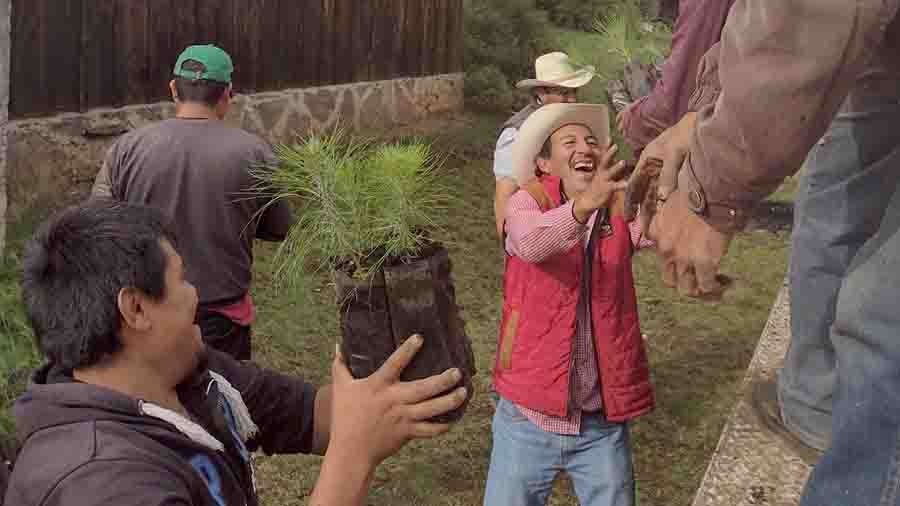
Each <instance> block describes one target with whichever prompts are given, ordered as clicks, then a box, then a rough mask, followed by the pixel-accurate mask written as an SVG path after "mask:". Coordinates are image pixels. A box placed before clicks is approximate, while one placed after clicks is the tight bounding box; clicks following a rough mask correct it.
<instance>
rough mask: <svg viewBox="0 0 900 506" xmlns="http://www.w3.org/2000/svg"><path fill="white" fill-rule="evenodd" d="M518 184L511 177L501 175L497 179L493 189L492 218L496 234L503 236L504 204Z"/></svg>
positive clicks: (514, 191)
mask: <svg viewBox="0 0 900 506" xmlns="http://www.w3.org/2000/svg"><path fill="white" fill-rule="evenodd" d="M518 189H519V185H518V184H516V182H515V181H514V180H513V179H510V178H508V177H501V178H498V179H497V186H496V188H495V190H494V218H495V220H496V222H497V235H498V237H501V238H502V237H503V222H504V221H505V219H506V218H505V216H504V214H505V210H506V204H507V203H508V202H509V198H510V197H511V196H512V195H513V194H514V193H516V191H517V190H518Z"/></svg>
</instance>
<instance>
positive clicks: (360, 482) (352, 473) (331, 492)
mask: <svg viewBox="0 0 900 506" xmlns="http://www.w3.org/2000/svg"><path fill="white" fill-rule="evenodd" d="M374 474H375V466H374V465H372V464H370V463H368V462H366V461H364V460H363V459H360V458H359V455H358V453H357V452H356V451H355V449H353V448H349V449H346V450H345V449H343V448H340V447H339V446H338V445H337V444H336V445H334V446H333V447H332V448H331V449H330V451H329V452H328V453H326V454H325V459H324V460H323V461H322V467H321V468H320V471H319V479H318V480H317V481H316V486H315V488H314V489H313V492H312V495H311V496H310V500H309V504H310V506H362V505H364V504H366V498H367V497H368V495H369V487H370V486H371V483H372V477H373V475H374Z"/></svg>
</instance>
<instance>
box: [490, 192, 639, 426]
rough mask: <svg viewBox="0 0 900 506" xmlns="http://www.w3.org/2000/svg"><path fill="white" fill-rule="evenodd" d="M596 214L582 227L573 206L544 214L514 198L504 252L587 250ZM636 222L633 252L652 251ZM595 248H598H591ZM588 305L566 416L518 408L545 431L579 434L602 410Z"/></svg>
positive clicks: (529, 257) (581, 305)
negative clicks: (584, 421) (585, 420)
mask: <svg viewBox="0 0 900 506" xmlns="http://www.w3.org/2000/svg"><path fill="white" fill-rule="evenodd" d="M597 215H598V214H597V213H594V214H593V215H592V216H591V218H590V219H589V220H588V223H587V224H586V225H582V224H580V223H578V222H577V221H576V220H575V217H574V216H573V215H572V202H569V203H566V204H564V205H562V206H560V207H558V208H556V209H552V210H550V211H547V212H542V211H541V208H540V206H539V205H538V203H537V202H536V201H535V200H534V198H532V197H531V195H529V194H528V192H525V191H519V192H517V193H516V194H515V195H513V196H512V197H511V198H510V200H509V203H508V204H507V208H506V233H507V237H506V250H507V252H509V254H510V255H515V256H518V257H520V258H522V259H523V260H526V261H528V262H535V263H536V262H540V261H541V260H543V259H545V258H547V257H550V256H553V255H555V254H559V253H563V252H566V251H568V250H570V249H571V248H572V247H574V246H575V244H577V243H578V241H581V240H583V241H584V242H585V246H587V239H588V231H590V230H591V227H592V226H593V225H594V220H595V218H596V217H597ZM637 223H638V222H637V221H634V222H631V223H629V230H630V232H631V241H632V243H633V244H634V245H635V246H636V247H637V248H644V247H649V246H652V245H653V243H652V242H650V241H648V240H646V239H644V238H643V237H642V236H641V233H640V230H639V228H638V226H637ZM595 247H596V246H595ZM590 319H591V315H590V306H589V305H588V301H586V300H584V298H581V299H579V302H578V309H577V321H576V325H575V336H574V339H575V342H574V345H575V368H574V370H573V371H572V373H573V374H574V377H573V381H574V382H575V392H574V397H575V398H574V399H569V402H571V403H573V408H574V409H571V410H570V413H569V416H565V417H559V416H553V415H547V414H544V413H541V412H539V411H535V410H532V409H528V408H525V407H523V406H516V407H517V408H518V409H519V411H521V412H522V414H523V415H525V417H527V418H528V419H529V420H531V422H532V423H534V424H535V425H537V426H538V427H540V428H541V429H543V430H545V431H547V432H553V433H555V434H566V435H577V434H579V433H580V432H581V415H582V413H595V412H597V411H599V410H600V409H601V408H602V407H603V396H602V394H601V391H600V373H599V371H598V370H597V360H596V358H595V357H592V356H591V351H592V350H593V336H592V335H591V325H590Z"/></svg>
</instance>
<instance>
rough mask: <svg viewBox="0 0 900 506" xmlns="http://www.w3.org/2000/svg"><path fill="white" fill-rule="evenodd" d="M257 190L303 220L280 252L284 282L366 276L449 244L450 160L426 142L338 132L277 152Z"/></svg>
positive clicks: (260, 171)
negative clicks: (446, 167)
mask: <svg viewBox="0 0 900 506" xmlns="http://www.w3.org/2000/svg"><path fill="white" fill-rule="evenodd" d="M275 152H276V155H277V157H278V159H279V166H278V167H266V168H262V167H261V168H258V169H256V170H255V176H256V178H257V180H258V182H259V184H258V185H257V188H256V191H258V192H264V193H267V194H271V195H274V197H275V199H288V200H289V201H291V202H292V203H293V204H294V209H295V214H296V221H295V223H294V224H293V226H292V227H291V230H290V233H289V234H288V237H287V239H286V240H285V241H284V243H282V245H281V246H280V248H279V251H278V254H277V255H276V269H277V273H276V275H277V279H279V280H284V281H288V282H293V281H299V280H301V279H302V278H303V277H304V276H305V275H307V274H311V273H319V272H322V271H325V270H332V269H342V270H345V271H347V272H349V273H351V274H352V275H353V276H354V277H357V278H366V277H368V276H369V275H371V274H372V273H373V272H375V271H377V270H378V269H380V268H381V267H383V266H384V265H385V264H387V263H396V262H405V261H410V260H413V259H415V258H417V257H418V255H419V254H421V253H422V252H423V250H424V249H425V248H427V247H429V246H432V245H434V244H436V243H439V242H445V240H446V235H445V232H444V231H445V227H444V222H443V221H442V218H443V217H445V216H447V208H448V205H449V203H450V198H451V197H450V192H449V191H448V190H449V189H448V188H447V187H446V186H445V185H444V184H443V183H442V182H441V179H440V177H439V169H440V167H441V165H442V163H443V158H441V157H439V156H437V155H436V154H435V153H434V151H433V150H432V147H431V145H430V144H429V143H428V142H426V141H424V140H420V139H412V140H406V141H399V142H394V143H389V144H375V143H373V142H368V141H363V140H360V139H358V138H355V137H353V136H351V135H349V134H348V133H347V132H346V131H345V130H342V129H335V130H332V131H330V132H327V133H317V134H312V135H310V136H309V137H307V138H305V139H303V140H302V141H300V142H298V143H296V144H293V145H279V146H277V147H276V150H275Z"/></svg>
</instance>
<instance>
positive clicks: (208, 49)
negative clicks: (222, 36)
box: [174, 44, 234, 84]
mask: <svg viewBox="0 0 900 506" xmlns="http://www.w3.org/2000/svg"><path fill="white" fill-rule="evenodd" d="M189 60H194V61H197V62H200V63H202V64H203V66H204V67H206V70H205V71H203V72H201V71H193V70H184V69H182V68H181V67H182V66H183V65H184V62H186V61H189ZM232 72H234V65H233V64H232V63H231V56H228V53H226V52H225V51H224V50H222V49H221V48H218V47H216V46H214V45H212V44H208V45H203V46H189V47H188V48H187V49H185V50H184V51H182V53H181V55H179V56H178V61H176V62H175V71H174V74H175V75H176V76H178V77H183V78H185V79H191V80H194V81H199V80H201V79H203V80H207V81H217V82H220V83H226V84H230V83H231V73H232Z"/></svg>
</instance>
